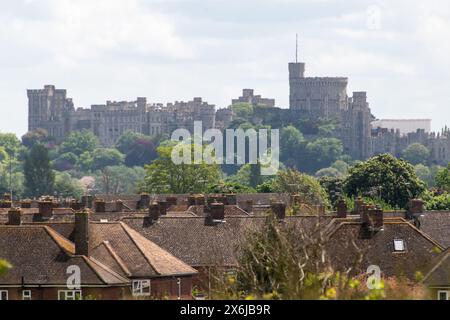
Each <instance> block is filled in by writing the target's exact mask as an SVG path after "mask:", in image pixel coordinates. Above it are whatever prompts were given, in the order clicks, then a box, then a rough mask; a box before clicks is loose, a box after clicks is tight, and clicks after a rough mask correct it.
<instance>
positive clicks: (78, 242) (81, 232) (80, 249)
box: [75, 210, 91, 256]
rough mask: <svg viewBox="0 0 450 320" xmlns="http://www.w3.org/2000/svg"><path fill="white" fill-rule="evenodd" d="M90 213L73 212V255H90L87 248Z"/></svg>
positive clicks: (88, 247)
mask: <svg viewBox="0 0 450 320" xmlns="http://www.w3.org/2000/svg"><path fill="white" fill-rule="evenodd" d="M90 215H91V214H90V211H89V210H83V211H77V212H75V254H76V255H84V256H89V255H90V250H89V249H90V246H89V218H90Z"/></svg>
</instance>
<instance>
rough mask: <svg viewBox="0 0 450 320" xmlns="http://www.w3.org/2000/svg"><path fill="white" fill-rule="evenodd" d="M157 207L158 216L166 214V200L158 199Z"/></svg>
mask: <svg viewBox="0 0 450 320" xmlns="http://www.w3.org/2000/svg"><path fill="white" fill-rule="evenodd" d="M158 207H159V215H160V216H165V215H167V208H168V203H167V201H166V200H160V201H159V202H158Z"/></svg>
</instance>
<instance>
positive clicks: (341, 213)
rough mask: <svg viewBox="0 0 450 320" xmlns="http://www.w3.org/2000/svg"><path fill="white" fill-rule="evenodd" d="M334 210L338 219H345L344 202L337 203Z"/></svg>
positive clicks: (345, 207) (345, 204)
mask: <svg viewBox="0 0 450 320" xmlns="http://www.w3.org/2000/svg"><path fill="white" fill-rule="evenodd" d="M336 209H337V210H336V211H337V217H338V218H347V203H346V202H345V201H344V200H342V199H341V200H339V201H338V203H337V205H336Z"/></svg>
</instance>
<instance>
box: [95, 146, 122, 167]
mask: <svg viewBox="0 0 450 320" xmlns="http://www.w3.org/2000/svg"><path fill="white" fill-rule="evenodd" d="M123 162H124V155H123V154H122V153H120V151H118V150H117V149H106V148H101V149H96V150H94V152H93V157H92V169H93V170H101V169H103V168H105V167H111V166H119V165H121V164H123Z"/></svg>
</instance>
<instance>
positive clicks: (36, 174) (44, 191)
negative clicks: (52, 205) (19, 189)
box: [24, 144, 55, 197]
mask: <svg viewBox="0 0 450 320" xmlns="http://www.w3.org/2000/svg"><path fill="white" fill-rule="evenodd" d="M24 173H25V189H26V194H27V195H28V196H30V197H40V196H42V195H50V194H53V188H54V183H55V174H54V172H53V170H52V168H51V165H50V159H49V157H48V150H47V148H46V147H44V146H43V145H41V144H36V145H34V146H33V147H32V148H31V150H30V151H29V152H28V154H27V155H26V157H25V161H24Z"/></svg>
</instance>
